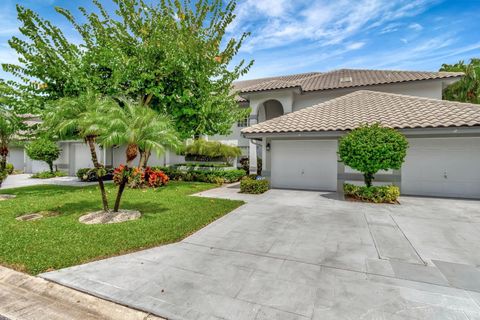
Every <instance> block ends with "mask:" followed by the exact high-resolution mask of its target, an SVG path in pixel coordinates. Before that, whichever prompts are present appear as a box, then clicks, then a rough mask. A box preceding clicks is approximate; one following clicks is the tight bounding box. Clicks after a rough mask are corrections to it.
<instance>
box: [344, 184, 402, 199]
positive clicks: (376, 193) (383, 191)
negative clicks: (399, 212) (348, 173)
mask: <svg viewBox="0 0 480 320" xmlns="http://www.w3.org/2000/svg"><path fill="white" fill-rule="evenodd" d="M343 192H344V194H345V196H347V197H351V198H353V199H356V200H360V201H365V202H374V203H398V201H397V199H398V197H399V196H400V189H399V188H398V187H397V186H371V187H367V186H356V185H353V184H350V183H345V184H344V185H343Z"/></svg>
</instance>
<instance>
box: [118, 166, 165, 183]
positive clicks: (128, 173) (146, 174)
mask: <svg viewBox="0 0 480 320" xmlns="http://www.w3.org/2000/svg"><path fill="white" fill-rule="evenodd" d="M123 179H127V185H128V187H130V188H143V187H146V186H148V187H152V188H158V187H161V186H164V185H166V184H167V183H168V181H169V178H168V176H167V175H166V174H165V173H164V172H163V171H161V170H159V169H156V168H150V167H147V168H145V169H143V168H136V167H135V168H128V169H127V167H126V166H124V165H120V166H119V167H118V168H115V170H114V174H113V181H114V183H115V184H116V185H120V184H121V182H122V181H123Z"/></svg>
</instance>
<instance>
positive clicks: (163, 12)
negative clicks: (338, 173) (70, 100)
mask: <svg viewBox="0 0 480 320" xmlns="http://www.w3.org/2000/svg"><path fill="white" fill-rule="evenodd" d="M92 2H93V4H94V6H95V9H94V10H93V11H89V10H87V9H86V8H83V7H81V8H79V9H80V12H81V13H82V16H81V17H76V16H75V15H74V14H73V13H72V12H70V11H68V10H66V9H63V8H56V10H57V12H58V13H59V14H61V15H63V16H64V17H65V18H66V19H67V21H69V22H70V23H71V25H72V26H73V27H74V28H75V30H76V31H77V32H78V34H79V35H80V37H81V39H82V43H81V44H79V45H77V44H74V43H72V42H71V41H69V40H68V39H67V37H66V36H65V35H64V34H63V32H62V30H61V29H60V28H59V27H57V26H55V25H54V24H52V23H51V22H49V21H47V20H45V19H43V18H41V17H40V16H39V15H38V14H36V13H35V12H33V11H32V10H29V9H26V8H24V7H23V6H20V5H18V6H17V12H18V18H19V20H20V22H21V23H22V27H21V28H20V31H21V33H22V35H23V37H21V38H20V37H13V38H12V39H11V40H10V41H9V43H10V45H11V47H12V48H13V49H15V51H16V52H17V53H18V54H19V61H20V64H19V65H14V64H4V65H3V68H4V70H5V71H8V72H10V73H12V74H13V75H15V76H16V77H17V78H18V79H19V81H17V83H16V84H15V85H16V86H17V87H18V88H20V89H21V92H22V94H23V98H24V99H28V100H29V101H30V105H31V106H32V108H36V109H40V110H41V109H43V108H44V106H45V101H46V100H50V99H54V100H55V99H59V98H62V97H71V96H78V95H80V94H82V93H85V92H86V91H87V90H93V91H94V92H98V93H101V94H104V95H108V96H111V97H116V96H127V97H129V98H131V99H134V100H136V101H139V102H141V103H142V104H143V105H146V106H149V107H151V108H152V109H155V110H157V111H159V112H161V113H166V114H168V115H170V116H171V117H172V119H173V121H174V124H175V127H176V129H177V130H178V131H179V133H180V134H181V136H182V137H191V136H193V135H213V134H225V133H228V131H229V130H230V128H231V125H232V124H233V123H234V122H235V121H237V120H238V119H241V118H243V117H245V116H246V114H247V113H248V110H245V109H242V108H239V106H238V104H237V103H236V101H235V92H233V90H232V81H234V80H235V79H237V78H238V77H240V76H241V75H243V74H244V73H246V72H247V71H248V70H249V68H250V66H251V65H252V61H250V62H245V61H240V62H239V63H238V64H234V63H233V62H232V61H233V58H234V57H235V55H236V54H237V53H238V50H239V49H240V47H241V45H242V43H243V41H244V39H245V38H246V37H247V36H248V34H242V35H241V36H240V37H239V38H238V39H236V38H230V39H229V38H227V37H226V28H227V26H228V25H229V24H230V23H231V22H232V21H233V20H234V18H235V15H234V9H235V5H236V2H235V1H234V0H232V1H229V2H228V3H226V4H224V3H223V1H222V0H213V1H207V0H199V1H195V2H194V1H191V0H186V1H178V0H162V1H159V2H153V3H152V2H146V1H143V0H113V3H114V10H113V11H112V12H111V13H110V11H108V10H106V8H105V7H104V5H102V3H101V1H98V0H92Z"/></svg>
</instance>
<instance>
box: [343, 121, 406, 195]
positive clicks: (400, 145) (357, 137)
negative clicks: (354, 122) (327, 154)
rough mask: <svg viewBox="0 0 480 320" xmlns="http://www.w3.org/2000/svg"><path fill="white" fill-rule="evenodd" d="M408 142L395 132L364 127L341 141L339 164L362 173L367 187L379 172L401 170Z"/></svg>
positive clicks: (383, 128) (376, 127) (374, 126)
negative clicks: (341, 163)
mask: <svg viewBox="0 0 480 320" xmlns="http://www.w3.org/2000/svg"><path fill="white" fill-rule="evenodd" d="M407 148H408V142H407V139H406V138H405V137H404V136H403V135H402V134H401V133H400V132H398V131H396V130H395V129H391V128H385V127H382V126H381V125H380V124H378V123H376V124H373V125H363V126H361V127H359V128H357V129H355V130H352V131H351V132H350V133H349V134H347V135H346V136H344V137H342V138H341V140H340V142H339V146H338V155H339V156H340V161H341V162H343V163H344V164H345V165H347V166H349V167H351V168H353V169H355V170H358V171H360V172H362V173H363V176H364V180H365V184H366V185H367V187H370V186H371V185H372V181H373V179H374V175H375V174H376V173H377V172H378V171H380V170H389V169H397V170H398V169H400V167H401V166H402V163H403V162H404V161H405V156H406V154H407Z"/></svg>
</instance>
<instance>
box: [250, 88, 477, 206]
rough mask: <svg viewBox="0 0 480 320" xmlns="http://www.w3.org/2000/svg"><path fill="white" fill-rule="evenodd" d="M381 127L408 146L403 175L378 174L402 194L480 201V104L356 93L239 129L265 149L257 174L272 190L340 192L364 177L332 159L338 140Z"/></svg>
mask: <svg viewBox="0 0 480 320" xmlns="http://www.w3.org/2000/svg"><path fill="white" fill-rule="evenodd" d="M375 122H380V123H381V124H382V125H384V126H387V127H390V128H395V129H397V130H399V131H400V132H402V133H403V134H404V135H405V136H406V137H407V139H408V141H409V145H410V147H409V149H408V151H407V157H406V160H405V163H404V164H403V166H402V168H401V169H400V170H394V171H389V172H382V173H381V174H378V175H376V178H375V181H377V183H385V182H391V183H393V184H396V185H398V186H399V187H400V188H401V191H402V194H406V195H422V196H442V197H462V198H480V161H479V159H480V106H479V105H475V104H468V103H460V102H452V101H444V100H440V99H432V98H425V97H418V96H412V95H404V94H397V93H387V92H380V91H371V90H358V91H355V92H352V93H348V94H346V95H343V96H340V97H338V98H335V99H332V100H328V101H326V102H321V103H319V104H316V105H314V106H312V107H308V108H303V109H300V110H298V111H294V112H292V113H288V114H286V115H283V116H280V117H276V118H273V119H270V120H267V121H264V122H261V123H258V124H254V125H252V126H250V127H248V128H245V129H243V130H242V133H243V135H244V137H245V138H248V139H251V140H254V141H258V142H260V144H261V146H262V158H263V163H262V166H263V167H262V168H263V171H262V174H263V175H265V176H267V177H268V178H269V179H270V181H271V185H272V187H275V188H293V189H311V190H327V191H341V188H342V185H343V182H345V181H349V182H350V181H352V180H353V181H359V180H362V175H361V174H360V173H358V172H356V171H355V170H353V169H351V168H349V167H345V166H344V165H343V164H342V163H341V162H338V161H337V160H338V159H337V146H338V139H339V138H340V137H342V136H343V135H345V134H346V133H347V132H348V131H349V130H352V129H354V128H356V127H358V126H359V125H360V124H363V123H370V124H371V123H375Z"/></svg>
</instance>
